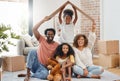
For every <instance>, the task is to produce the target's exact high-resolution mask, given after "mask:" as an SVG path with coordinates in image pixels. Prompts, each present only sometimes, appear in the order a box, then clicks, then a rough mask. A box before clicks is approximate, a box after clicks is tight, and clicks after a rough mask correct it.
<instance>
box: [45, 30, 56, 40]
mask: <svg viewBox="0 0 120 81" xmlns="http://www.w3.org/2000/svg"><path fill="white" fill-rule="evenodd" d="M54 36H55V35H54V32H53V31H47V34H46V37H47V41H48V42H52V41H53V39H54Z"/></svg>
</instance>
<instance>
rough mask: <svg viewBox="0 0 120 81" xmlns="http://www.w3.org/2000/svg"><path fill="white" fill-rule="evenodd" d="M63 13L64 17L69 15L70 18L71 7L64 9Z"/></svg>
mask: <svg viewBox="0 0 120 81" xmlns="http://www.w3.org/2000/svg"><path fill="white" fill-rule="evenodd" d="M63 14H64V15H63V17H65V16H66V15H69V16H70V17H71V18H72V16H73V11H72V10H71V9H66V10H64V12H63Z"/></svg>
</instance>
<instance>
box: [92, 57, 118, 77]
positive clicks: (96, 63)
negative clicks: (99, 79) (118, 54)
mask: <svg viewBox="0 0 120 81" xmlns="http://www.w3.org/2000/svg"><path fill="white" fill-rule="evenodd" d="M93 63H94V64H95V65H99V59H98V58H93ZM105 69H106V70H108V71H110V72H112V73H114V74H116V75H119V76H120V67H119V66H118V67H116V68H105Z"/></svg>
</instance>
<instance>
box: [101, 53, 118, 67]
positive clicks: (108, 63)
mask: <svg viewBox="0 0 120 81" xmlns="http://www.w3.org/2000/svg"><path fill="white" fill-rule="evenodd" d="M99 65H100V66H103V67H105V68H113V67H118V65H119V55H118V54H111V55H105V54H99Z"/></svg>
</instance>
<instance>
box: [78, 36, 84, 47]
mask: <svg viewBox="0 0 120 81" xmlns="http://www.w3.org/2000/svg"><path fill="white" fill-rule="evenodd" d="M77 43H78V46H79V47H84V45H85V39H84V37H82V36H81V37H79V39H78V40H77Z"/></svg>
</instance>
